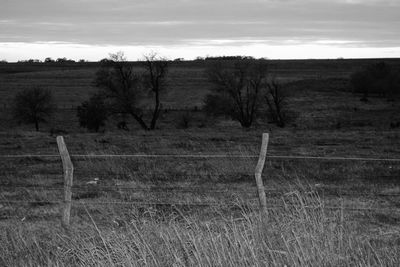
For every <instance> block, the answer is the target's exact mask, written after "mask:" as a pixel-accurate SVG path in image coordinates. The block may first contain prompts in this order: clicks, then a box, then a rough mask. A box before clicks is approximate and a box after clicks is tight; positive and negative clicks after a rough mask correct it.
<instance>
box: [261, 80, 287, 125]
mask: <svg viewBox="0 0 400 267" xmlns="http://www.w3.org/2000/svg"><path fill="white" fill-rule="evenodd" d="M267 87H268V89H267V92H266V94H265V100H266V102H267V108H268V110H267V112H268V116H269V118H270V120H271V121H272V122H273V123H276V125H278V126H279V127H285V124H286V122H287V119H288V115H287V93H286V92H285V90H284V89H283V86H282V85H281V84H280V83H278V82H277V81H276V80H275V79H272V80H271V81H270V82H269V83H268V84H267Z"/></svg>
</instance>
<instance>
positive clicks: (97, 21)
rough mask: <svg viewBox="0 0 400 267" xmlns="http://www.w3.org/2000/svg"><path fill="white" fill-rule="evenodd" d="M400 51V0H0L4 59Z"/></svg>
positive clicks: (336, 55)
mask: <svg viewBox="0 0 400 267" xmlns="http://www.w3.org/2000/svg"><path fill="white" fill-rule="evenodd" d="M117 51H124V52H125V55H126V56H127V58H128V59H129V60H136V59H141V58H143V55H145V54H149V53H152V52H156V53H159V54H161V55H163V56H164V57H167V58H169V59H174V58H185V59H193V58H196V57H198V56H201V57H205V56H221V55H246V56H254V57H257V58H259V57H264V58H270V59H291V58H294V59H309V58H377V57H378V58H387V57H400V0H0V60H2V59H4V60H7V61H10V62H11V61H18V60H25V59H30V58H32V59H40V60H43V59H44V58H46V57H52V58H59V57H67V58H71V59H74V60H78V59H86V60H90V61H95V60H99V59H102V58H106V57H108V55H109V53H115V52H117Z"/></svg>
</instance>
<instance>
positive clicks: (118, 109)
mask: <svg viewBox="0 0 400 267" xmlns="http://www.w3.org/2000/svg"><path fill="white" fill-rule="evenodd" d="M102 64H103V66H102V68H101V69H100V70H99V71H98V72H97V73H96V80H95V84H96V86H97V87H99V88H102V89H103V94H104V96H105V97H106V99H108V100H110V103H109V104H110V109H111V112H112V113H125V114H130V115H131V116H132V117H133V118H134V119H135V120H136V121H137V122H138V124H139V125H140V126H141V127H142V128H143V129H144V130H154V129H155V127H156V123H157V120H158V118H159V115H160V111H161V100H160V93H161V91H162V90H163V89H164V88H165V84H166V83H165V78H166V75H167V71H168V63H167V60H165V59H163V58H161V57H158V56H157V54H150V55H148V56H146V57H145V62H144V68H145V70H144V72H142V73H139V72H135V71H134V69H133V66H132V64H130V63H129V62H127V61H126V57H125V55H124V53H123V52H118V53H116V54H110V58H109V59H107V60H103V61H102ZM145 92H150V93H151V94H152V96H153V97H154V107H153V110H152V116H151V121H150V123H149V124H147V123H146V121H145V119H144V115H145V114H144V113H145V112H144V109H143V108H142V106H141V100H142V98H143V97H144V93H145Z"/></svg>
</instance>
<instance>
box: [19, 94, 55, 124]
mask: <svg viewBox="0 0 400 267" xmlns="http://www.w3.org/2000/svg"><path fill="white" fill-rule="evenodd" d="M13 108H14V110H13V112H14V118H15V119H16V120H17V121H18V122H20V123H33V124H35V129H36V131H39V123H40V122H47V120H48V118H49V117H50V116H51V115H52V113H53V112H54V109H55V105H54V101H53V95H52V93H51V91H50V90H46V89H43V88H40V87H36V88H32V89H25V90H23V91H21V92H18V93H17V94H16V96H15V98H14V107H13Z"/></svg>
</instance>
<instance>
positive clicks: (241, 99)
mask: <svg viewBox="0 0 400 267" xmlns="http://www.w3.org/2000/svg"><path fill="white" fill-rule="evenodd" d="M267 73H268V71H267V64H266V62H265V60H238V61H236V62H235V63H234V64H233V66H232V65H230V64H229V63H226V61H221V60H218V61H217V62H216V63H214V64H212V65H211V67H210V68H209V69H208V70H207V75H208V78H209V80H210V81H211V82H212V83H213V84H214V85H215V88H214V94H212V96H210V95H209V96H207V97H206V106H205V109H206V110H207V109H208V110H213V109H218V110H219V111H221V112H224V113H225V114H226V115H229V116H231V118H232V119H234V120H237V121H239V122H240V124H241V126H242V127H244V128H249V127H250V126H251V125H252V123H253V122H254V119H255V118H256V116H257V113H258V110H259V104H260V94H261V92H262V91H264V90H265V89H266V84H267V83H266V78H267ZM215 98H218V99H215ZM211 100H212V101H211ZM207 103H211V104H212V103H229V105H224V107H222V106H220V105H218V106H214V107H208V106H207ZM227 106H228V107H227ZM218 110H215V112H214V113H218Z"/></svg>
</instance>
